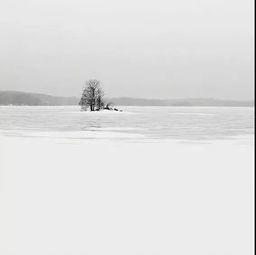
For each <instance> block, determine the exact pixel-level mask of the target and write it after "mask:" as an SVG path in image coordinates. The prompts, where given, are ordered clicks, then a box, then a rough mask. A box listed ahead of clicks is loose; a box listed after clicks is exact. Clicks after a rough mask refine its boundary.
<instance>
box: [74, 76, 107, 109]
mask: <svg viewBox="0 0 256 255" xmlns="http://www.w3.org/2000/svg"><path fill="white" fill-rule="evenodd" d="M103 97H104V91H103V90H102V88H101V86H100V81H98V80H88V81H87V82H86V86H85V88H84V90H83V94H82V97H81V100H80V102H79V105H80V106H81V108H82V110H84V111H86V110H87V109H90V110H91V111H99V110H101V109H103V108H104V107H105V104H104V100H103Z"/></svg>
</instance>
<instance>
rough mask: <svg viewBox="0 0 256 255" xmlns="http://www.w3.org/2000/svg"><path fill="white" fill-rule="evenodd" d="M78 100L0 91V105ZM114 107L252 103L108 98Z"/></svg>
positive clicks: (245, 103)
mask: <svg viewBox="0 0 256 255" xmlns="http://www.w3.org/2000/svg"><path fill="white" fill-rule="evenodd" d="M79 100H80V98H77V97H56V96H49V95H45V94H37V93H27V92H18V91H0V105H31V106H33V105H34V106H36V105H38V106H39V105H49V106H50V105H52V106H54V105H78V104H79ZM107 101H108V102H111V103H112V104H113V105H116V106H254V101H235V100H219V99H214V98H197V99H189V98H188V99H168V100H165V99H143V98H130V97H120V98H108V99H107Z"/></svg>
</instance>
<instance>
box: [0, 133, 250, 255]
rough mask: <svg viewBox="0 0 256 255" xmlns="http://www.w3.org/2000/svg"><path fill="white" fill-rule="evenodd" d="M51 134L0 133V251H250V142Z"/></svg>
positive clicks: (39, 254)
mask: <svg viewBox="0 0 256 255" xmlns="http://www.w3.org/2000/svg"><path fill="white" fill-rule="evenodd" d="M106 131H108V130H106ZM54 137H55V138H54ZM54 137H50V136H48V137H47V136H46V137H40V138H39V137H19V136H11V137H10V136H3V135H2V136H0V242H1V243H0V254H2V255H71V254H72V255H73V254H74V255H77V254H79V255H82V254H86V255H87V254H88V255H96V254H99V255H104V254H111V255H115V254H117V255H120V254H122V255H126V254H127V255H131V254H138V255H141V254H145V255H149V254H156V255H159V254H166V255H167V254H168V255H169V254H175V255H181V254H182V255H187V254H195V255H205V254H208V255H210V254H212V255H216V254H218V255H227V254H232V255H236V254H237V255H241V254H243V255H249V254H253V225H254V224H253V223H254V222H253V217H254V216H253V205H254V204H253V198H254V197H253V185H254V183H253V179H254V175H253V164H254V159H253V143H252V142H246V143H244V142H242V140H239V139H238V140H232V141H230V140H219V141H218V140H216V141H213V142H211V143H207V144H205V143H204V144H201V143H176V142H175V141H173V140H165V141H164V140H163V141H155V140H147V141H137V142H129V141H127V142H123V141H122V140H115V141H114V140H111V139H108V140H104V139H98V140H90V139H66V138H62V137H61V136H60V137H58V136H56V135H55V136H54ZM249 138H252V136H251V137H249Z"/></svg>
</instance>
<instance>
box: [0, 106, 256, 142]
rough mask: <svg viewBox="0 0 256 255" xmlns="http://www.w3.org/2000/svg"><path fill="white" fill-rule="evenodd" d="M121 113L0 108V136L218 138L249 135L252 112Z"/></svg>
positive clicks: (144, 109) (166, 110)
mask: <svg viewBox="0 0 256 255" xmlns="http://www.w3.org/2000/svg"><path fill="white" fill-rule="evenodd" d="M121 109H123V110H124V112H94V113H91V112H81V111H80V108H79V107H76V106H72V107H70V106H66V107H28V106H24V107H0V132H2V133H4V134H5V135H14V136H37V137H40V136H43V137H45V136H49V137H52V136H58V137H63V138H82V139H86V138H87V139H90V138H94V139H97V138H101V139H102V138H111V139H114V138H117V139H121V138H122V139H134V138H136V139H144V140H145V139H162V140H163V139H174V140H182V141H184V140H185V141H186V140H194V141H196V140H199V141H202V140H222V139H233V138H238V137H245V136H246V137H247V136H248V135H252V134H253V132H254V117H253V116H254V108H247V107H241V108H239V107H121Z"/></svg>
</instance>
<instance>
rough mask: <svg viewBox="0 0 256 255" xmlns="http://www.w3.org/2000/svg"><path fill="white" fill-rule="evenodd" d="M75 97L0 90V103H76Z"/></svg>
mask: <svg viewBox="0 0 256 255" xmlns="http://www.w3.org/2000/svg"><path fill="white" fill-rule="evenodd" d="M78 102H79V99H78V98H76V97H56V96H49V95H44V94H37V93H27V92H18V91H0V105H32V106H36V105H77V104H78Z"/></svg>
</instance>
